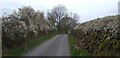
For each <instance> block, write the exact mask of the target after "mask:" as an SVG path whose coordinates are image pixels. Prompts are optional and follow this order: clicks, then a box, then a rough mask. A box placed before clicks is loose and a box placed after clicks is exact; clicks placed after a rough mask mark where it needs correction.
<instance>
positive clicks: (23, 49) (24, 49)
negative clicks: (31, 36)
mask: <svg viewBox="0 0 120 58" xmlns="http://www.w3.org/2000/svg"><path fill="white" fill-rule="evenodd" d="M56 34H57V33H52V34H49V35H45V36H43V37H39V38H38V39H35V40H31V41H29V42H28V43H27V45H26V46H24V47H16V48H13V49H10V50H9V51H7V52H5V53H4V52H3V53H2V55H3V56H20V55H22V54H24V53H26V52H27V51H29V50H31V49H32V48H34V47H36V46H38V45H40V44H41V43H43V42H44V41H46V40H48V39H50V38H52V37H53V36H55V35H56Z"/></svg>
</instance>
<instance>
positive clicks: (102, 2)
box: [0, 0, 120, 22]
mask: <svg viewBox="0 0 120 58" xmlns="http://www.w3.org/2000/svg"><path fill="white" fill-rule="evenodd" d="M119 1H120V0H1V1H0V16H1V15H2V14H3V13H4V12H7V13H11V12H12V11H13V10H14V9H15V10H17V9H18V8H21V7H22V6H31V7H33V8H34V9H35V10H41V11H44V12H47V11H48V10H50V9H52V8H53V7H54V6H56V5H58V4H63V5H64V6H65V7H66V8H67V9H68V11H69V12H74V13H77V14H78V15H80V19H79V21H80V22H85V21H88V20H91V19H95V18H98V17H99V18H100V17H104V16H109V15H116V14H118V2H119Z"/></svg>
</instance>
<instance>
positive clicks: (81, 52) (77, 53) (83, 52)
mask: <svg viewBox="0 0 120 58" xmlns="http://www.w3.org/2000/svg"><path fill="white" fill-rule="evenodd" d="M68 38H69V43H70V50H71V51H70V53H71V56H90V53H89V52H88V51H87V50H85V49H77V44H76V41H75V39H74V38H73V36H72V35H71V34H68ZM81 58H82V57H81ZM83 58H87V57H83Z"/></svg>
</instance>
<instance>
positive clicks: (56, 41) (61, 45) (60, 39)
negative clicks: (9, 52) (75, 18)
mask: <svg viewBox="0 0 120 58" xmlns="http://www.w3.org/2000/svg"><path fill="white" fill-rule="evenodd" d="M69 50H70V49H69V43H68V38H67V34H59V35H56V36H55V37H53V38H51V39H50V40H47V41H46V42H44V43H42V44H40V45H39V46H37V47H35V48H33V49H32V50H31V51H28V52H27V53H26V54H23V56H70V52H69Z"/></svg>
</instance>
